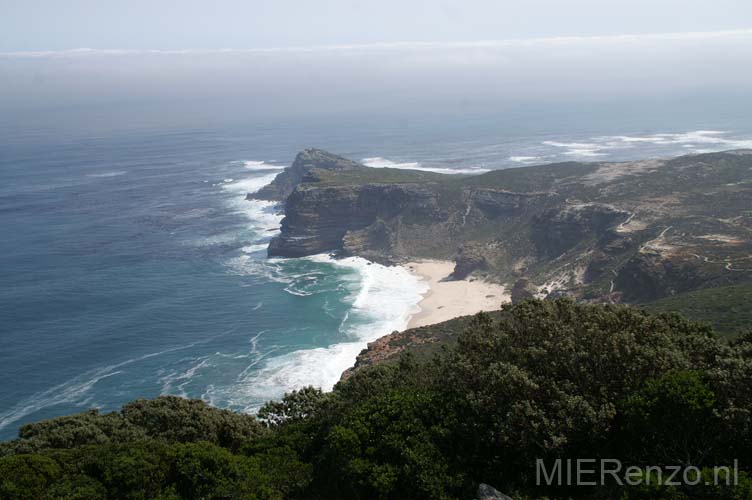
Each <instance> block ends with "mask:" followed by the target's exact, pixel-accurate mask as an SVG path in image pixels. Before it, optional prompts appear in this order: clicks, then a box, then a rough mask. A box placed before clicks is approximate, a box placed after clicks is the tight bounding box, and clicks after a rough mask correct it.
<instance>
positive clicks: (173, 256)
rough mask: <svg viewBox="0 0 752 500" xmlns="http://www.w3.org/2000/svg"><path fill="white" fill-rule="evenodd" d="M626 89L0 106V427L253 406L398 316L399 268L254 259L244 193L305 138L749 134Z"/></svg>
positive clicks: (453, 160) (409, 293)
mask: <svg viewBox="0 0 752 500" xmlns="http://www.w3.org/2000/svg"><path fill="white" fill-rule="evenodd" d="M638 102H639V103H640V104H639V105H635V103H634V102H627V101H623V102H622V101H609V102H608V103H607V104H604V105H595V104H592V103H591V104H590V105H581V104H578V103H573V102H561V103H558V104H555V103H551V102H546V103H541V104H539V105H533V104H528V105H522V104H521V105H519V106H510V107H508V108H505V109H504V110H496V111H494V110H487V111H482V110H477V109H466V110H464V111H463V110H457V109H452V110H444V111H441V110H423V111H422V112H415V113H391V112H389V113H387V112H385V113H371V114H361V113H351V114H348V113H347V112H344V111H340V112H337V113H332V114H326V113H318V114H317V113H307V114H306V113H301V114H299V115H295V114H294V113H288V114H285V115H284V116H279V117H276V118H270V117H269V116H264V117H258V116H254V115H253V113H247V114H246V115H243V114H242V113H228V115H227V116H226V119H223V115H222V114H221V113H209V114H207V113H206V108H202V109H201V110H192V109H191V108H190V106H189V105H187V106H186V107H185V108H183V109H182V114H180V116H179V117H175V115H171V114H170V113H169V112H167V111H165V110H149V109H147V108H148V106H135V105H134V106H133V107H132V108H131V109H130V110H124V109H125V108H127V106H121V105H118V106H117V108H118V111H117V112H116V113H115V112H113V113H108V112H107V111H106V108H105V110H104V111H102V109H94V110H93V109H89V108H80V109H79V108H76V107H73V108H64V107H63V108H60V109H57V110H49V109H47V110H45V111H38V112H35V111H30V110H26V111H23V112H21V111H17V112H15V114H14V115H13V117H12V118H8V116H7V115H6V117H5V118H3V119H2V122H0V230H1V232H2V235H3V237H2V238H1V239H0V343H1V344H0V345H1V347H0V380H2V381H3V383H2V384H0V438H3V439H4V438H11V437H13V436H14V435H15V434H16V432H17V428H18V426H20V425H21V424H23V423H26V422H31V421H35V420H39V419H44V418H49V417H54V416H57V415H63V414H69V413H72V412H78V411H83V410H85V409H88V408H92V407H96V408H100V409H101V410H103V411H110V410H115V409H117V408H118V407H119V406H120V405H122V404H123V403H125V402H128V401H130V400H133V399H136V398H150V397H154V396H157V395H159V394H178V395H182V396H186V397H192V398H202V399H204V400H206V401H208V402H210V403H211V404H214V405H218V406H221V407H227V408H232V409H236V410H241V411H254V410H255V409H257V408H258V407H259V406H260V405H261V404H263V402H265V401H267V400H269V399H271V398H277V397H279V396H281V395H282V394H283V393H284V392H285V391H287V390H290V389H293V388H296V387H301V386H303V385H308V384H312V385H316V386H321V387H324V388H331V386H332V385H333V384H334V383H335V382H336V381H337V379H338V378H339V375H340V373H341V372H342V370H344V369H345V368H347V367H348V366H350V365H351V363H352V362H353V361H354V358H355V356H356V354H357V353H358V352H359V351H360V349H362V348H363V347H364V346H365V344H366V343H367V342H368V341H371V340H374V339H375V338H378V337H379V336H381V335H384V334H387V333H389V332H391V331H393V330H395V329H401V328H404V327H405V325H406V324H407V320H408V318H409V316H410V314H411V313H413V312H415V311H416V310H417V309H416V307H417V304H418V302H419V300H420V297H421V294H422V293H424V292H425V290H426V285H425V284H424V283H422V282H420V281H418V280H417V279H416V278H415V277H413V276H411V275H410V274H409V273H407V272H406V271H405V270H403V269H402V268H396V267H395V268H386V267H383V266H379V265H376V264H370V263H367V262H366V261H364V260H362V259H357V258H351V259H346V260H343V261H335V260H333V259H331V258H330V257H328V256H326V255H320V256H314V257H311V258H305V259H294V260H280V259H273V260H270V259H267V258H266V251H265V250H266V243H267V242H268V240H269V239H270V238H271V237H272V236H273V235H274V234H275V232H276V231H277V230H278V226H279V221H280V218H281V216H280V215H279V214H278V213H277V211H276V210H275V207H274V206H273V205H272V204H270V203H265V202H258V201H253V202H250V201H246V200H245V195H246V193H247V192H251V191H254V190H256V189H259V188H260V187H261V186H263V185H264V184H266V183H268V182H270V181H271V180H272V179H273V177H274V175H276V174H277V173H278V172H279V171H280V169H281V168H282V167H284V166H286V165H289V164H290V163H291V162H292V160H293V158H294V156H295V154H296V153H297V152H298V151H299V150H301V149H303V148H305V147H319V148H323V149H327V150H330V151H332V152H334V153H337V154H341V155H343V156H346V157H349V158H353V159H356V160H361V161H364V162H365V163H367V164H368V165H371V166H373V167H375V168H377V167H383V166H393V167H398V168H424V169H430V170H434V171H440V172H464V173H480V172H483V171H486V170H491V169H500V168H511V167H521V166H525V165H532V164H536V163H549V162H558V161H571V160H598V161H601V160H609V161H610V160H626V159H638V158H645V157H655V156H672V155H678V154H691V153H699V152H706V151H714V150H724V149H734V148H752V123H750V122H749V120H748V116H749V114H748V111H749V109H750V106H749V104H750V102H749V98H747V100H746V101H744V100H743V99H741V98H738V96H732V95H717V94H713V95H704V96H696V99H695V100H693V101H687V100H686V99H677V100H674V101H665V100H648V101H638ZM112 106H115V105H112ZM165 116H169V117H170V118H169V119H168V118H165ZM202 117H206V119H202Z"/></svg>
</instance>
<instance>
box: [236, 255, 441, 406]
mask: <svg viewBox="0 0 752 500" xmlns="http://www.w3.org/2000/svg"><path fill="white" fill-rule="evenodd" d="M307 259H309V260H311V261H313V262H317V263H321V264H326V265H330V266H333V267H340V268H345V269H348V270H350V271H352V272H353V273H354V274H355V276H357V279H355V280H352V282H351V283H350V292H351V295H350V298H349V300H350V301H351V305H350V309H349V311H348V312H347V313H346V315H345V318H344V319H343V321H342V323H341V326H340V333H341V334H342V335H344V336H345V338H346V339H347V340H346V341H344V342H339V343H335V344H332V345H330V346H327V347H319V348H315V349H300V350H296V351H293V352H290V353H287V354H283V355H281V356H275V357H270V358H268V359H267V360H266V361H265V362H264V363H262V364H261V366H260V368H259V369H258V370H257V371H255V372H253V373H249V374H247V375H246V376H245V377H243V378H241V379H239V380H238V383H237V385H236V386H235V387H233V389H232V392H233V394H232V396H231V398H232V400H233V401H234V403H235V404H240V405H241V406H244V407H245V409H246V411H255V410H257V409H258V406H259V403H258V402H259V401H266V400H270V399H274V398H278V397H280V396H282V395H283V394H284V393H285V392H288V391H291V390H293V389H299V388H301V387H304V386H308V385H313V386H314V387H320V388H322V389H323V390H327V391H328V390H331V389H332V387H333V386H334V384H335V383H336V382H337V381H338V380H339V378H340V376H341V375H342V372H343V371H345V370H346V369H347V368H349V367H350V366H352V364H353V362H354V361H355V358H356V357H357V355H358V353H359V352H360V351H361V350H362V349H363V348H365V347H366V345H367V344H368V342H372V341H374V340H376V339H377V338H379V337H381V336H383V335H386V334H388V333H391V332H393V331H395V330H403V329H405V328H406V327H407V324H408V321H409V319H410V316H411V315H412V314H415V313H416V312H418V311H419V308H418V303H419V302H420V300H421V299H422V297H423V295H424V294H425V293H426V292H427V291H428V285H427V283H426V282H425V281H423V280H422V279H421V278H419V277H417V276H415V275H413V274H411V273H410V272H409V271H407V270H406V269H405V268H402V267H398V266H393V267H388V266H382V265H380V264H375V263H371V262H369V261H367V260H365V259H362V258H359V257H349V258H346V259H341V260H335V259H333V258H331V257H330V256H328V255H315V256H311V257H307Z"/></svg>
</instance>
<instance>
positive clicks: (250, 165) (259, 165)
mask: <svg viewBox="0 0 752 500" xmlns="http://www.w3.org/2000/svg"><path fill="white" fill-rule="evenodd" d="M243 166H244V167H245V168H247V169H248V170H283V169H284V168H285V167H281V166H279V165H272V164H271V163H267V162H265V161H256V160H247V161H244V162H243Z"/></svg>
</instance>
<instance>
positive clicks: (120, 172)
mask: <svg viewBox="0 0 752 500" xmlns="http://www.w3.org/2000/svg"><path fill="white" fill-rule="evenodd" d="M127 173H128V172H127V171H125V170H116V171H113V172H100V173H96V174H86V177H96V178H106V177H119V176H121V175H125V174H127Z"/></svg>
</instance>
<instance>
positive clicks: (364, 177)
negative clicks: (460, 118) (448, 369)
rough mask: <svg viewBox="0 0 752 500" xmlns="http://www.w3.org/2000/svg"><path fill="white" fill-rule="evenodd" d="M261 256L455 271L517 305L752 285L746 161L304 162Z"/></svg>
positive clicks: (749, 164)
mask: <svg viewBox="0 0 752 500" xmlns="http://www.w3.org/2000/svg"><path fill="white" fill-rule="evenodd" d="M254 196H255V197H259V198H263V199H279V200H281V199H284V210H285V218H284V220H283V222H282V228H281V229H282V230H281V234H280V235H279V236H278V237H276V238H274V239H273V240H272V242H271V244H270V246H269V255H271V256H283V257H298V256H303V255H310V254H315V253H321V252H332V251H334V252H338V253H340V254H342V255H360V256H364V257H366V258H369V259H371V260H375V261H379V262H399V261H401V260H404V259H410V258H444V259H450V258H451V259H454V260H455V261H456V263H457V266H456V269H455V272H454V275H453V276H454V277H456V278H464V277H466V276H468V275H470V274H478V275H482V276H484V277H486V278H487V279H492V280H496V281H499V282H503V283H505V284H507V285H509V286H510V288H513V285H514V284H515V283H518V284H519V286H518V287H517V288H518V289H519V290H520V296H522V294H523V291H524V294H527V295H535V296H547V295H556V296H560V295H572V296H574V297H577V298H581V299H586V300H599V301H602V300H606V301H626V302H633V303H634V302H646V301H651V300H655V299H658V298H661V297H665V296H671V295H674V294H677V293H684V292H687V291H691V290H695V289H698V288H703V287H712V286H726V285H731V284H735V283H744V282H747V281H752V209H751V208H750V207H752V152H750V151H731V152H725V153H713V154H703V155H693V156H684V157H680V158H674V159H670V160H651V161H639V162H625V163H606V162H601V163H576V162H568V163H559V164H552V165H540V166H534V167H524V168H516V169H508V170H498V171H492V172H489V173H486V174H482V175H478V176H453V175H441V174H434V173H430V172H422V171H410V170H395V169H373V168H368V167H365V166H363V165H360V164H358V163H355V162H352V161H350V160H346V159H344V158H341V157H338V156H335V155H331V154H329V153H326V152H323V151H320V150H306V151H304V152H302V153H300V154H299V155H298V157H297V158H296V159H295V162H294V163H293V165H292V166H291V167H289V168H288V169H286V170H285V171H284V172H282V173H281V174H280V175H279V176H278V177H277V179H275V181H274V182H273V183H272V184H271V185H270V186H268V188H267V189H264V190H262V191H261V192H259V193H257V194H256V195H254Z"/></svg>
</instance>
